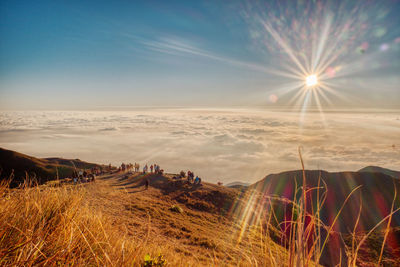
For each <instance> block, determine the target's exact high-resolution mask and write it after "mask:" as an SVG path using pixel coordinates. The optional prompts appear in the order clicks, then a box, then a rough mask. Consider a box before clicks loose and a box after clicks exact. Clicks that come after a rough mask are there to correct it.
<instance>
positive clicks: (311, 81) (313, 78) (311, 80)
mask: <svg viewBox="0 0 400 267" xmlns="http://www.w3.org/2000/svg"><path fill="white" fill-rule="evenodd" d="M317 84H318V78H317V75H315V74H312V75H308V76H307V77H306V85H307V87H313V86H315V85H317Z"/></svg>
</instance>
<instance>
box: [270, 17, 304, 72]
mask: <svg viewBox="0 0 400 267" xmlns="http://www.w3.org/2000/svg"><path fill="white" fill-rule="evenodd" d="M263 25H264V27H265V29H266V30H267V31H268V32H269V33H270V34H271V35H272V37H273V38H274V39H275V40H276V41H277V42H278V43H279V45H280V46H281V47H282V48H283V49H284V50H285V52H286V53H287V54H288V56H289V57H290V58H291V59H292V61H293V63H295V64H296V65H297V67H298V68H299V69H300V70H301V71H302V72H303V74H304V75H306V73H307V71H306V70H305V68H304V67H303V65H302V64H301V63H300V62H299V60H298V58H297V57H296V56H295V55H294V54H293V50H292V49H291V48H290V47H289V45H288V44H287V43H286V42H285V41H283V40H282V38H281V37H280V36H279V34H278V33H277V32H276V31H275V30H274V29H273V28H272V27H271V26H270V25H268V24H267V23H265V22H263Z"/></svg>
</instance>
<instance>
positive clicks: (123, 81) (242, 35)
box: [0, 0, 400, 109]
mask: <svg viewBox="0 0 400 267" xmlns="http://www.w3.org/2000/svg"><path fill="white" fill-rule="evenodd" d="M251 2H252V3H250V2H246V1H237V2H230V3H228V2H226V1H1V3H0V34H1V41H0V99H1V100H0V105H1V107H2V108H3V109H86V108H89V109H97V108H99V109H103V108H108V107H126V106H153V105H162V106H214V107H215V106H217V107H219V106H267V107H271V106H287V105H294V104H296V105H300V106H302V105H303V106H304V103H305V102H306V100H307V97H308V96H307V95H305V96H304V99H301V98H300V96H299V101H297V99H295V97H296V92H301V90H303V89H302V88H294V87H296V86H297V85H295V86H294V87H293V88H291V86H292V85H293V83H299V82H300V83H301V82H302V79H303V78H302V77H301V75H300V77H299V81H297V80H296V78H293V77H287V75H281V74H282V72H283V74H285V73H291V72H292V68H293V66H295V68H297V67H298V66H296V64H293V58H292V57H290V55H288V51H291V52H290V53H292V52H293V54H294V55H295V57H296V58H300V60H299V61H301V58H308V57H310V55H312V54H313V53H314V52H313V51H316V50H317V47H318V45H315V46H312V45H311V43H312V42H313V40H315V43H316V44H318V43H320V40H321V39H323V38H322V36H323V34H322V33H323V30H324V29H325V28H324V27H323V25H328V26H329V27H327V28H328V30H327V31H326V33H327V34H326V40H325V45H324V46H323V49H322V54H324V53H325V52H326V53H327V55H328V56H327V58H328V59H329V57H333V56H335V55H336V57H335V58H332V63H331V65H327V66H325V68H324V69H323V70H322V72H323V73H328V74H329V75H328V76H330V75H331V74H332V77H329V78H332V79H331V81H327V83H326V86H329V88H330V90H332V91H329V90H328V89H326V90H327V91H326V92H325V93H326V96H325V97H326V99H325V98H322V97H321V102H323V103H321V105H322V106H323V107H326V108H328V107H333V108H334V107H342V106H347V107H348V106H356V107H365V106H371V107H399V105H400V104H399V103H400V93H399V91H400V89H399V83H400V80H399V74H398V73H399V71H400V67H399V61H400V49H399V45H400V44H399V43H400V39H399V37H400V32H399V15H400V4H399V1H390V0H388V1H342V2H339V3H337V1H332V2H327V1H323V2H320V1H298V2H295V1H280V2H277V1H265V2H262V1H260V2H259V3H257V4H254V3H253V1H251ZM321 14H323V15H324V16H322V15H321ZM327 17H328V18H330V20H327V19H326V18H327ZM320 25H321V26H320ZM349 25H350V26H349ZM346 27H348V29H347V28H346ZM343 28H346V30H345V31H344V30H343ZM274 33H277V35H275V36H274ZM279 38H281V42H280V41H279V40H278V39H279ZM338 39H340V42H338V43H335V41H336V40H338ZM282 44H284V45H285V44H286V45H288V46H289V47H290V49H289V50H287V49H284V47H283V46H282ZM331 48H332V49H331ZM329 51H331V53H330V54H329ZM302 55H304V56H302ZM306 60H308V59H306ZM301 64H303V62H302V61H301ZM342 74H343V75H342ZM341 75H342V76H341ZM325 76H326V75H325ZM333 76H335V77H333ZM304 78H305V77H304ZM289 87H290V88H289ZM287 88H289V89H290V90H287ZM321 90H322V89H321ZM324 90H325V89H324ZM330 93H332V94H330ZM324 99H325V100H324ZM291 100H293V101H291ZM292 103H293V104H292ZM313 103H314V104H315V103H316V102H315V101H314V102H313V101H312V100H310V105H312V104H313Z"/></svg>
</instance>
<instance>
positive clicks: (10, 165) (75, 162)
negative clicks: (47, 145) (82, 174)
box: [0, 148, 101, 187]
mask: <svg viewBox="0 0 400 267" xmlns="http://www.w3.org/2000/svg"><path fill="white" fill-rule="evenodd" d="M99 166H101V165H99V164H95V163H88V162H85V161H81V160H79V159H62V158H35V157H32V156H28V155H25V154H22V153H18V152H15V151H12V150H7V149H4V148H0V170H1V172H0V180H4V179H9V177H10V176H11V173H12V172H13V175H14V178H13V180H12V182H11V184H10V186H12V187H15V186H18V184H20V183H21V182H23V181H24V179H25V178H26V176H27V175H28V176H29V177H30V178H31V179H35V180H36V181H37V182H38V183H39V184H42V183H45V182H47V181H50V180H54V179H56V178H57V176H58V177H59V178H65V177H70V176H71V175H72V173H73V171H74V170H75V168H77V169H90V168H93V167H99Z"/></svg>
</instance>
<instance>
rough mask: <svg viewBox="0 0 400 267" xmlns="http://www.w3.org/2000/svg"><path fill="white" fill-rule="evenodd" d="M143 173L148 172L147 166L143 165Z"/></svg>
mask: <svg viewBox="0 0 400 267" xmlns="http://www.w3.org/2000/svg"><path fill="white" fill-rule="evenodd" d="M143 174H146V166H144V167H143Z"/></svg>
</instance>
